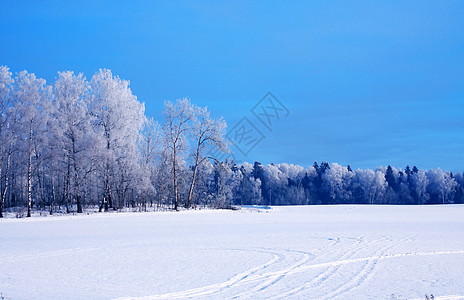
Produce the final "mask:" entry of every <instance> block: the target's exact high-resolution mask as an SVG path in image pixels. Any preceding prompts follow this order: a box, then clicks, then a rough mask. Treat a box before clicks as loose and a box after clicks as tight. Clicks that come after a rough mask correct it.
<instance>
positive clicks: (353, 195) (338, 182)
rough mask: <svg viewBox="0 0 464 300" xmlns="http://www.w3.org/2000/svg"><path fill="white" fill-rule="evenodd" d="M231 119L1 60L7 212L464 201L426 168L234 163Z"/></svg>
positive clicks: (462, 182)
mask: <svg viewBox="0 0 464 300" xmlns="http://www.w3.org/2000/svg"><path fill="white" fill-rule="evenodd" d="M225 134H226V123H225V121H224V120H223V119H221V118H219V119H215V118H212V117H211V115H210V112H209V111H208V110H207V109H206V108H202V107H198V106H196V105H194V104H192V103H190V101H189V100H188V99H179V100H177V101H175V102H174V103H173V102H170V101H167V102H165V103H164V115H163V120H160V122H159V123H158V122H157V121H155V120H153V119H150V118H147V117H146V116H145V109H144V104H143V103H141V102H139V101H138V99H137V97H136V96H135V95H133V93H132V91H131V90H130V88H129V82H128V81H126V80H122V79H120V78H119V77H118V76H114V75H113V74H112V73H111V71H110V70H99V71H98V72H97V73H96V74H95V75H94V76H92V78H91V79H90V81H87V79H86V78H85V77H84V76H83V75H82V74H77V75H76V74H74V73H73V72H71V71H66V72H58V76H57V78H56V81H55V82H54V83H53V84H52V85H48V84H47V83H46V82H45V80H44V79H41V78H37V77H36V76H35V75H34V74H32V73H28V72H27V71H22V72H20V73H18V74H17V75H16V76H15V77H13V75H12V73H11V72H10V71H9V68H8V67H6V66H1V67H0V138H1V139H0V141H1V143H0V176H1V177H0V197H1V198H0V217H3V216H4V215H5V213H15V214H16V215H17V216H23V215H24V216H31V213H32V212H33V211H34V210H38V211H47V212H48V213H50V214H53V213H54V212H56V211H60V212H67V213H70V212H77V213H82V212H83V211H84V210H85V209H86V208H89V209H90V208H91V209H98V210H99V211H108V210H131V209H132V210H140V211H145V210H149V209H150V210H153V209H176V210H177V209H179V208H180V207H185V208H192V207H201V206H207V207H215V208H230V207H232V206H234V205H252V204H257V205H308V204H355V203H356V204H451V203H464V192H463V188H464V178H463V175H462V173H456V174H452V173H451V172H448V171H442V170H441V169H439V168H437V169H431V170H419V169H418V168H417V167H415V166H414V167H412V168H410V167H409V166H406V167H405V168H404V169H396V168H393V167H391V166H388V167H379V168H377V169H376V170H374V171H373V170H361V169H357V170H352V169H351V167H350V166H346V167H344V166H341V165H339V164H336V163H333V164H329V163H327V162H322V163H320V164H318V163H317V162H315V163H314V165H313V166H310V167H307V168H303V167H301V166H297V165H292V164H285V163H283V164H269V165H262V164H260V163H259V162H255V163H254V164H253V165H252V164H249V163H242V164H235V163H234V162H233V161H227V160H226V161H219V160H217V159H215V157H212V156H211V154H210V153H215V152H217V150H220V151H222V152H227V151H228V142H227V140H226V138H225Z"/></svg>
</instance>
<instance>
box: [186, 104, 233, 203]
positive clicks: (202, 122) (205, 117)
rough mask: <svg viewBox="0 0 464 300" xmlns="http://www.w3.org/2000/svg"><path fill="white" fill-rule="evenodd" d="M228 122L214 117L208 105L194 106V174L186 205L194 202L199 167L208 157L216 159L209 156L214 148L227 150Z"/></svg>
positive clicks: (192, 136)
mask: <svg viewBox="0 0 464 300" xmlns="http://www.w3.org/2000/svg"><path fill="white" fill-rule="evenodd" d="M225 134H226V122H225V121H224V120H223V119H222V118H220V119H213V118H212V117H211V116H210V112H209V111H208V109H207V108H206V107H203V108H202V107H196V106H195V107H193V111H192V125H191V128H190V135H191V140H192V141H193V164H192V169H193V174H192V181H191V183H190V189H189V193H188V198H187V202H186V204H185V206H186V207H190V205H191V204H192V195H193V189H194V187H195V181H196V178H197V172H198V167H199V166H200V165H201V164H202V163H203V162H205V161H206V160H207V159H215V158H214V157H211V156H208V153H210V152H212V151H213V150H214V149H217V150H220V151H221V152H226V151H228V150H227V144H226V138H225Z"/></svg>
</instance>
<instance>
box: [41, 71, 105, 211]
mask: <svg viewBox="0 0 464 300" xmlns="http://www.w3.org/2000/svg"><path fill="white" fill-rule="evenodd" d="M89 92H90V86H89V83H88V82H87V81H86V80H85V77H84V75H83V74H82V73H81V74H78V75H74V73H73V72H71V71H67V72H58V78H57V80H56V81H55V85H54V87H53V94H54V109H53V117H54V118H53V120H52V123H51V126H50V129H51V130H52V131H53V133H54V135H55V137H56V142H57V143H58V145H57V147H59V149H57V150H58V153H56V152H55V153H54V154H58V155H57V157H60V156H59V153H60V152H61V153H62V154H63V155H62V158H63V161H61V162H60V164H59V165H56V166H54V168H60V167H62V166H64V170H65V174H64V178H65V185H64V186H65V192H64V197H65V201H66V210H67V211H68V212H69V204H70V202H71V201H72V202H75V203H76V205H77V212H78V213H82V197H83V187H84V185H85V184H86V181H85V179H86V178H87V175H88V174H89V173H90V172H91V171H92V170H93V168H94V165H95V163H94V161H95V159H96V158H95V157H94V156H95V149H94V147H95V140H96V138H97V137H96V134H95V132H94V130H93V128H92V121H93V118H92V116H91V115H90V112H89ZM60 148H61V149H60ZM52 184H54V182H53V183H52Z"/></svg>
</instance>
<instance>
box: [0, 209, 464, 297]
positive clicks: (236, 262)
mask: <svg viewBox="0 0 464 300" xmlns="http://www.w3.org/2000/svg"><path fill="white" fill-rule="evenodd" d="M0 292H1V293H2V295H3V296H4V297H7V299H13V300H15V299H114V298H121V299H187V298H194V299H195V298H197V299H232V298H234V299H249V298H253V299H333V298H338V299H424V295H425V294H429V295H430V294H433V295H434V296H435V299H464V296H463V295H464V206H462V205H461V206H457V205H449V206H354V205H350V206H304V207H295V206H294V207H273V208H272V209H270V210H258V209H249V208H247V209H242V210H240V211H208V210H201V211H198V210H197V211H184V212H177V213H175V212H160V213H146V214H143V213H138V214H135V213H123V214H116V213H113V214H98V215H97V214H95V215H90V216H74V217H72V216H65V217H47V218H32V219H27V220H26V219H18V220H16V219H5V220H0ZM392 295H394V296H392ZM138 297H140V298H138Z"/></svg>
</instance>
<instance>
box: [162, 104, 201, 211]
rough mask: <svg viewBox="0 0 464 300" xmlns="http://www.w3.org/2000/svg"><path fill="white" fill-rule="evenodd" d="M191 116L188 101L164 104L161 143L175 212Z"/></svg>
mask: <svg viewBox="0 0 464 300" xmlns="http://www.w3.org/2000/svg"><path fill="white" fill-rule="evenodd" d="M193 114H194V109H193V106H192V104H191V103H190V101H189V100H188V99H185V98H184V99H179V100H177V101H176V102H175V103H172V102H171V101H167V102H166V103H165V104H164V118H165V121H164V126H163V142H164V149H165V153H166V154H165V155H166V157H167V159H168V160H169V162H170V165H171V178H172V183H173V186H172V188H173V196H172V198H173V202H174V209H175V210H177V209H178V206H179V191H178V188H179V185H178V183H179V180H178V176H179V172H180V166H181V165H182V164H184V163H185V156H186V153H187V151H188V135H189V132H190V130H191V124H190V123H191V120H192V118H193Z"/></svg>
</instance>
